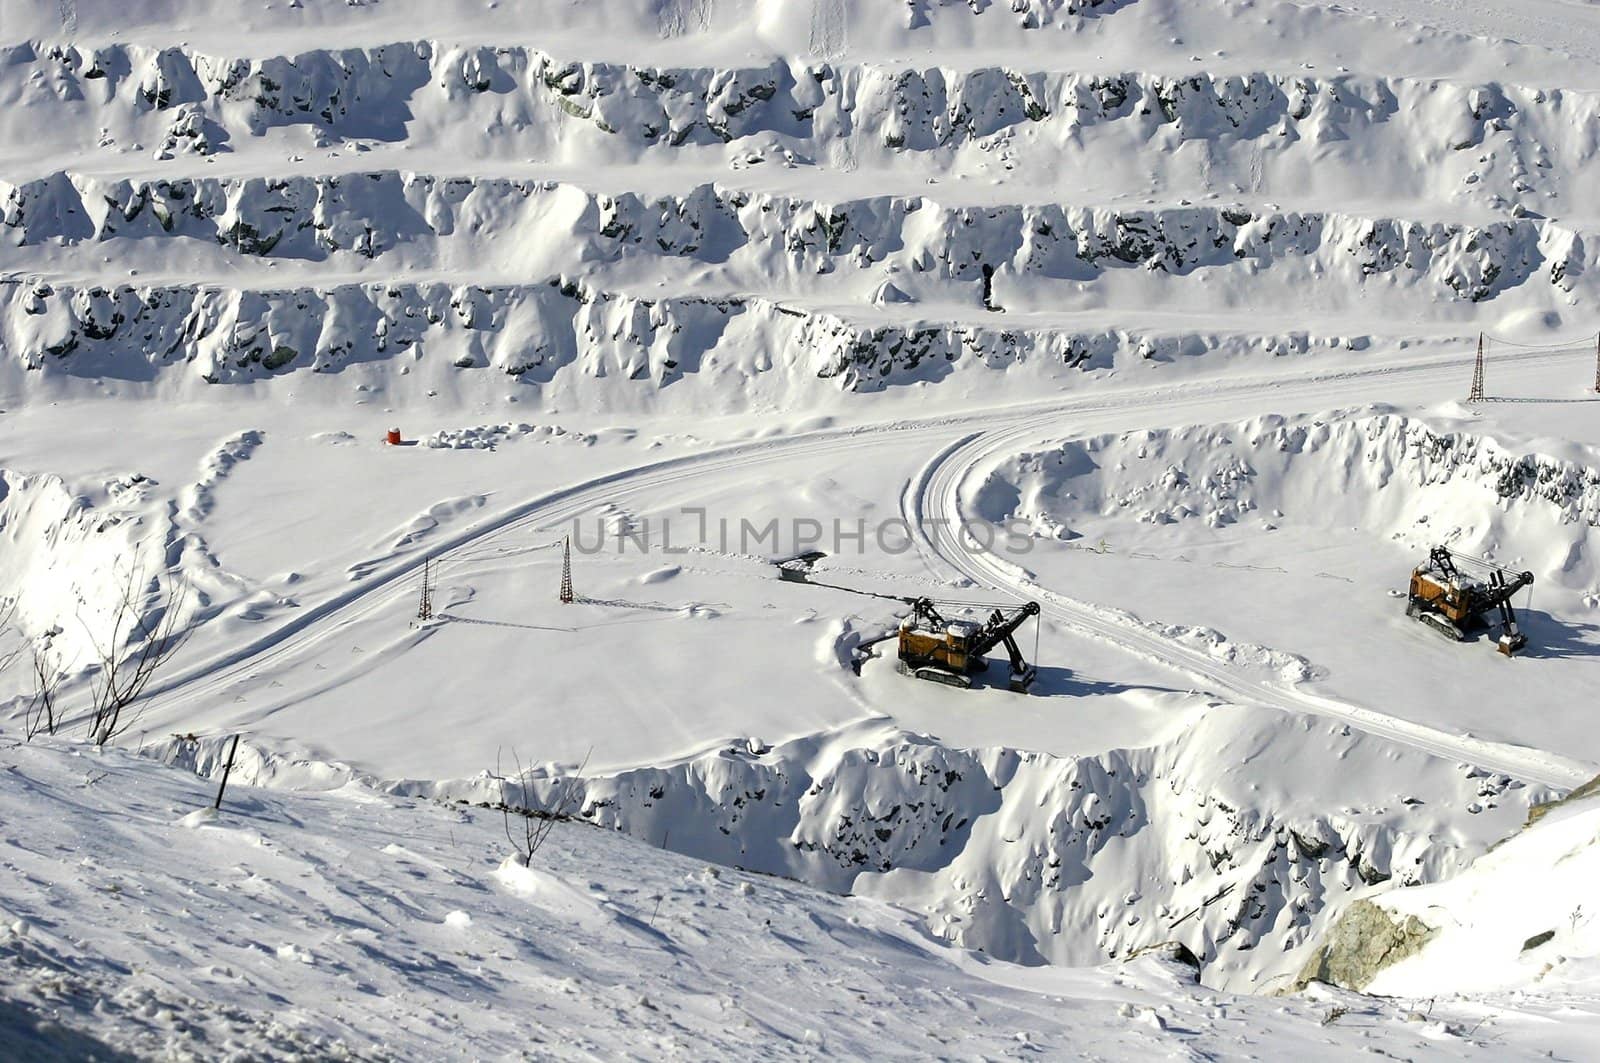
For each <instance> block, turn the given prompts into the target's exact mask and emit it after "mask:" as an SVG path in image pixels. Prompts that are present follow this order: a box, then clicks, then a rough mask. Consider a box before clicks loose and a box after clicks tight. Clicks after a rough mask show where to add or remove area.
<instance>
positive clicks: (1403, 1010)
mask: <svg viewBox="0 0 1600 1063" xmlns="http://www.w3.org/2000/svg"><path fill="white" fill-rule="evenodd" d="M5 756H6V760H7V778H8V780H9V781H8V783H7V785H6V786H5V787H4V788H0V823H4V824H5V826H4V828H3V830H0V867H3V868H4V869H5V871H6V874H5V875H4V876H3V878H0V1052H3V1053H4V1054H5V1055H6V1056H7V1057H8V1058H17V1059H24V1058H26V1059H44V1060H53V1059H62V1060H67V1059H82V1058H89V1057H90V1056H91V1055H93V1056H94V1058H102V1059H113V1058H122V1057H121V1056H119V1055H117V1054H116V1053H118V1052H128V1053H137V1054H138V1055H140V1056H147V1057H151V1058H166V1057H169V1056H181V1057H204V1058H213V1059H215V1058H230V1059H232V1058H239V1059H246V1058H248V1059H259V1058H288V1057H294V1058H305V1057H307V1056H315V1057H317V1058H326V1059H340V1058H358V1059H368V1058H396V1057H409V1058H415V1057H416V1056H419V1055H427V1056H430V1057H433V1058H481V1057H485V1056H500V1055H504V1054H507V1053H513V1054H515V1053H527V1054H531V1055H534V1056H537V1057H539V1058H554V1059H569V1058H571V1059H580V1058H581V1059H592V1058H595V1057H597V1056H602V1057H606V1058H613V1059H615V1058H627V1059H648V1058H662V1057H663V1056H673V1055H679V1054H686V1055H690V1056H701V1055H703V1054H705V1053H706V1052H708V1051H710V1052H728V1053H731V1054H734V1055H738V1056H740V1057H741V1058H763V1059H764V1058H785V1059H788V1058H795V1057H796V1056H799V1057H802V1058H808V1057H814V1056H824V1055H826V1056H844V1057H850V1058H867V1057H871V1058H877V1059H884V1058H897V1059H898V1058H906V1059H926V1058H929V1057H937V1056H948V1055H962V1056H965V1055H970V1054H971V1053H972V1052H975V1051H976V1052H980V1053H983V1054H986V1055H989V1056H992V1057H996V1058H1006V1057H1013V1056H1017V1057H1022V1056H1032V1055H1037V1054H1045V1055H1072V1054H1076V1053H1078V1052H1079V1051H1081V1050H1082V1049H1083V1048H1084V1046H1086V1045H1089V1044H1093V1045H1094V1046H1095V1051H1096V1052H1098V1053H1101V1054H1104V1055H1108V1056H1118V1057H1122V1058H1148V1057H1150V1056H1151V1055H1156V1054H1163V1053H1168V1052H1181V1053H1201V1054H1208V1055H1230V1054H1232V1053H1233V1052H1235V1051H1237V1050H1238V1048H1239V1047H1240V1046H1241V1045H1242V1044H1244V1043H1246V1042H1248V1043H1250V1044H1253V1045H1255V1046H1256V1048H1257V1050H1260V1049H1261V1048H1263V1047H1266V1048H1268V1049H1270V1050H1271V1051H1273V1052H1275V1053H1284V1054H1288V1053H1293V1054H1295V1055H1297V1056H1301V1057H1304V1058H1329V1059H1334V1058H1341V1057H1342V1053H1343V1052H1344V1048H1343V1046H1342V1045H1339V1044H1337V1043H1336V1041H1335V1039H1333V1038H1331V1037H1330V1030H1329V1028H1328V1023H1329V1021H1330V1015H1333V1014H1334V1012H1335V1011H1337V1012H1338V1016H1339V1018H1340V1020H1342V1021H1343V1022H1346V1023H1349V1024H1351V1025H1352V1026H1354V1025H1357V1024H1359V1025H1360V1028H1361V1029H1362V1030H1363V1031H1364V1034H1365V1036H1366V1037H1367V1038H1368V1039H1369V1041H1368V1042H1367V1043H1369V1044H1374V1045H1376V1046H1381V1047H1383V1048H1384V1049H1386V1050H1387V1051H1389V1052H1391V1053H1396V1054H1403V1053H1406V1052H1416V1051H1418V1050H1419V1049H1422V1048H1424V1047H1426V1046H1429V1045H1435V1044H1441V1043H1442V1045H1444V1046H1447V1047H1454V1048H1455V1049H1456V1050H1458V1051H1461V1052H1470V1051H1472V1050H1473V1049H1474V1048H1476V1047H1477V1046H1480V1045H1486V1044H1488V1043H1491V1042H1492V1043H1493V1044H1495V1045H1496V1046H1497V1047H1496V1051H1498V1052H1499V1053H1500V1054H1501V1055H1502V1057H1504V1056H1505V1054H1506V1053H1508V1052H1509V1053H1512V1054H1513V1055H1515V1056H1516V1057H1517V1058H1524V1057H1525V1058H1533V1057H1534V1056H1535V1055H1537V1054H1538V1053H1540V1052H1541V1051H1548V1050H1550V1049H1552V1048H1554V1049H1557V1050H1561V1051H1571V1050H1572V1049H1573V1048H1574V1047H1575V1046H1578V1045H1581V1044H1583V1043H1584V1040H1585V1038H1586V1037H1592V1036H1593V1022H1594V1019H1593V1018H1592V1017H1589V1018H1587V1019H1586V1021H1584V1022H1583V1023H1581V1024H1580V1023H1577V1022H1575V1021H1574V1020H1573V1019H1572V1018H1571V1017H1570V1016H1568V1017H1566V1019H1565V1020H1564V1021H1563V1022H1562V1023H1561V1024H1559V1025H1557V1024H1553V1023H1551V1022H1549V1021H1548V1018H1547V1017H1546V1016H1547V1014H1548V1012H1547V1011H1546V1009H1545V1008H1544V1007H1543V1006H1542V1005H1540V1004H1538V1003H1537V1002H1534V1003H1530V1004H1528V1005H1526V1006H1524V1007H1523V1008H1520V1009H1518V1010H1517V1011H1514V1012H1504V1013H1501V1014H1498V1015H1496V1016H1494V1017H1493V1018H1492V1019H1490V1020H1489V1021H1487V1022H1482V1023H1480V1022H1479V1020H1480V1018H1481V1016H1480V1014H1479V1013H1478V1012H1477V1011H1476V1010H1475V1009H1473V1008H1471V1007H1466V1008H1456V1007H1451V1006H1449V1005H1446V1006H1443V1007H1441V1008H1440V1009H1439V1010H1438V1012H1437V1013H1436V1014H1435V1015H1434V1016H1433V1018H1434V1020H1435V1021H1436V1022H1438V1021H1441V1020H1442V1021H1449V1022H1450V1023H1452V1025H1453V1026H1454V1027H1455V1028H1457V1029H1458V1030H1460V1031H1465V1030H1466V1029H1467V1027H1468V1026H1472V1027H1473V1028H1472V1030H1471V1032H1470V1033H1462V1034H1459V1035H1458V1036H1452V1037H1446V1038H1445V1039H1444V1041H1443V1042H1438V1041H1436V1040H1434V1038H1436V1037H1437V1036H1438V1031H1436V1030H1432V1029H1430V1028H1428V1027H1427V1026H1426V1025H1425V1024H1422V1023H1419V1022H1416V1021H1412V1020H1411V1019H1410V1018H1409V1011H1410V1008H1409V1006H1408V1005H1406V1004H1403V1003H1385V1002H1377V1001H1371V1000H1366V999H1362V998H1358V997H1354V996H1352V995H1347V994H1338V993H1319V994H1317V995H1316V996H1315V997H1313V998H1311V999H1306V1000H1302V1001H1295V1002H1289V1003H1285V1002H1283V1001H1268V1000H1262V999H1252V998H1248V997H1233V996H1228V995H1225V994H1218V993H1215V992H1212V991H1209V990H1205V989H1201V988H1200V987H1197V986H1195V985H1194V984H1193V982H1192V976H1191V972H1190V971H1189V969H1188V968H1186V967H1185V966H1183V965H1182V964H1181V963H1180V962H1177V961H1175V960H1172V959H1170V958H1168V956H1169V955H1170V953H1167V952H1163V951H1162V950H1154V951H1152V952H1149V953H1146V954H1145V956H1143V957H1142V958H1139V959H1136V960H1133V961H1132V962H1129V963H1126V964H1119V965H1114V966H1108V967H1103V968H1092V969H1085V970H1077V971H1068V970H1062V969H1059V968H1037V967H1034V968H1024V967H1014V966H1012V965H1010V964H1007V963H1003V962H998V961H993V960H987V959H983V958H981V957H976V956H972V955H970V954H967V953H963V952H961V951H959V950H952V949H950V948H948V947H946V946H943V945H941V944H938V943H936V942H934V941H932V940H930V939H928V938H927V937H926V936H925V935H923V934H922V933H921V932H920V931H919V930H918V929H917V928H916V926H915V924H914V923H913V922H912V921H911V920H910V918H909V917H908V916H907V915H906V913H904V912H901V911H899V910H897V909H895V908H893V907H890V906H888V905H885V904H882V903H879V902H876V901H872V900H866V899H855V898H842V897H836V896H831V895H828V894H825V893H818V892H814V891H812V890H810V889H807V888H805V887H803V886H797V885H794V884H791V883H786V882H784V881H782V880H780V879H774V878H770V877H766V876H760V875H752V874H748V873H744V872H739V871H728V870H724V869H722V868H719V867H715V866H708V865H706V864H704V863H703V862H699V861H694V860H689V859H685V858H682V857H678V856H673V855H671V854H651V853H650V852H649V850H646V849H644V848H643V847H641V846H639V845H638V844H636V843H633V842H629V841H626V840H621V839H617V838H615V837H614V836H612V835H610V834H609V833H607V832H603V831H599V830H594V829H590V828H585V827H583V826H580V825H577V824H572V825H565V826H558V827H557V829H556V830H555V832H554V833H553V834H552V835H551V837H550V839H549V841H548V843H547V844H546V845H545V847H544V848H543V849H542V850H541V852H540V853H539V856H538V859H537V862H536V864H535V866H534V867H531V868H530V867H525V866H521V865H519V864H518V863H516V862H515V861H514V860H512V859H511V858H509V857H508V849H507V845H506V840H505V835H504V834H503V833H502V829H501V828H502V824H501V817H500V814H499V813H497V812H493V811H489V810H485V809H480V808H476V807H471V806H453V805H443V804H436V803H433V802H429V801H425V800H421V801H413V800H403V799H395V798H392V797H386V796H383V795H380V794H376V793H373V792H371V791H367V790H364V789H362V788H361V787H358V786H349V787H346V788H344V789H342V790H340V791H338V792H332V793H326V794H295V793H284V792H273V791H263V790H253V789H251V788H249V787H247V786H243V785H241V784H240V783H239V782H238V781H237V780H235V781H234V782H233V783H231V784H230V785H229V787H228V790H227V797H226V800H225V802H224V807H223V811H222V813H221V814H220V815H215V814H213V813H212V812H211V809H210V805H211V801H212V799H213V796H214V789H213V787H212V786H211V785H209V784H207V783H203V782H200V781H198V780H196V779H194V778H193V777H192V776H189V775H186V774H184V773H182V772H177V771H174V770H172V769H169V768H165V767H162V766H161V765H159V764H157V763H155V762H154V761H151V760H147V759H146V760H140V759H137V758H134V757H133V756H131V755H129V754H125V753H117V752H111V753H107V754H105V755H103V756H84V755H80V754H79V753H78V752H77V751H76V750H70V749H66V748H62V747H61V746H59V745H56V744H54V743H36V744H33V745H29V746H25V747H21V748H11V749H8V750H7V752H6V754H5Z"/></svg>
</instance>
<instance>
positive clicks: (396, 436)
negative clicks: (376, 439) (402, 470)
mask: <svg viewBox="0 0 1600 1063" xmlns="http://www.w3.org/2000/svg"><path fill="white" fill-rule="evenodd" d="M383 441H384V442H385V443H387V444H389V445H390V446H391V447H398V446H399V445H400V429H398V428H391V429H389V434H388V435H387V436H384V438H383Z"/></svg>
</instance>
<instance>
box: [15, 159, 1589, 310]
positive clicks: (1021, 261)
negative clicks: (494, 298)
mask: <svg viewBox="0 0 1600 1063" xmlns="http://www.w3.org/2000/svg"><path fill="white" fill-rule="evenodd" d="M0 201H3V202H4V204H5V213H4V223H5V227H6V228H5V230H4V233H5V236H6V237H8V238H9V239H10V241H11V242H13V243H14V244H15V245H17V246H23V247H26V246H32V245H51V246H73V245H77V244H96V243H104V242H106V241H112V240H127V241H137V240H155V239H160V238H162V237H171V238H174V239H184V238H187V239H191V240H199V241H203V242H205V243H207V244H211V243H215V244H216V245H218V246H219V247H220V248H221V249H223V250H224V251H226V252H233V253H236V254H239V255H246V256H255V257H271V258H278V259H284V258H287V259H310V260H319V259H330V258H331V259H341V258H348V259H352V260H359V259H363V258H365V259H372V258H376V257H377V256H379V255H382V254H386V253H395V252H397V251H398V252H402V253H403V257H405V258H407V259H422V260H426V261H431V262H435V263H440V262H448V261H453V260H461V261H465V260H466V259H468V258H469V257H471V256H472V255H474V254H481V253H482V252H481V250H480V247H481V244H482V242H483V240H484V239H485V238H486V237H487V238H490V239H492V240H494V241H501V240H505V241H510V242H512V243H513V244H514V245H515V247H516V248H517V249H518V250H519V253H522V254H526V253H527V252H526V250H524V249H526V248H528V247H533V246H537V245H538V242H539V239H540V237H541V236H543V237H544V238H545V239H547V240H548V238H549V236H550V234H551V233H552V231H560V232H562V233H563V234H564V235H566V237H567V240H566V243H565V244H564V245H563V246H562V247H561V249H560V250H561V259H558V261H560V260H565V261H589V262H618V261H626V260H634V259H646V260H648V259H660V258H669V259H670V258H688V259H694V260H698V261H702V262H706V263H728V264H729V266H730V267H731V268H734V269H738V268H740V267H743V268H744V269H745V270H748V271H749V273H750V274H751V275H752V277H757V276H759V277H763V278H765V279H766V280H767V281H768V283H769V284H772V285H774V286H782V287H789V288H792V289H794V290H795V292H796V294H798V293H799V292H800V291H802V290H803V284H802V281H803V280H804V279H805V278H809V277H814V276H815V275H817V274H827V273H831V272H833V271H834V270H836V269H839V270H852V269H853V270H864V269H870V268H872V267H875V266H876V267H892V268H894V269H895V270H897V271H898V270H905V271H908V272H909V273H911V274H924V275H926V278H925V279H926V280H927V281H946V282H948V281H973V280H976V279H977V278H978V277H979V276H980V275H981V273H982V269H983V267H984V266H988V267H990V268H991V269H1001V268H1004V269H1006V270H1008V271H1009V273H1010V274H1011V275H1013V276H1015V277H1017V278H1020V279H1024V280H1033V279H1040V280H1052V281H1077V282H1084V281H1093V280H1096V279H1098V278H1099V277H1101V276H1102V275H1103V274H1105V273H1106V272H1107V271H1109V270H1118V269H1129V268H1140V269H1144V270H1149V271H1160V272H1164V273H1170V274H1177V275H1183V274H1187V273H1190V272H1192V271H1195V270H1200V269H1215V268H1219V267H1226V268H1228V269H1229V270H1232V271H1234V272H1245V271H1248V272H1251V273H1254V272H1258V271H1262V270H1269V269H1272V268H1273V267H1275V266H1278V265H1280V264H1286V263H1291V262H1293V261H1295V260H1306V261H1305V262H1304V263H1303V265H1302V268H1315V269H1316V270H1318V271H1319V272H1324V273H1326V274H1327V275H1328V277H1329V280H1330V281H1331V280H1332V279H1334V278H1337V279H1339V280H1340V281H1341V282H1342V283H1343V284H1345V285H1348V286H1349V287H1351V288H1352V289H1359V288H1361V287H1362V285H1363V284H1364V283H1365V282H1366V281H1367V280H1368V278H1372V277H1375V276H1385V277H1387V278H1388V279H1389V280H1391V281H1392V282H1393V283H1395V284H1397V285H1404V286H1406V287H1408V288H1415V289H1420V290H1419V291H1418V292H1417V294H1422V295H1428V296H1431V297H1433V298H1435V299H1444V300H1454V299H1461V300H1465V301H1467V302H1481V301H1483V300H1486V299H1490V298H1493V297H1495V296H1497V295H1499V294H1501V293H1503V292H1506V291H1508V290H1511V289H1514V288H1516V287H1518V286H1520V285H1522V284H1525V283H1530V282H1533V281H1535V280H1537V281H1541V282H1543V283H1546V284H1549V285H1553V286H1555V287H1557V288H1558V289H1562V290H1571V288H1572V286H1573V284H1574V283H1575V282H1576V280H1577V278H1578V277H1580V276H1581V275H1582V274H1583V272H1584V267H1585V265H1586V262H1587V259H1586V252H1585V250H1584V243H1583V241H1582V239H1581V238H1580V237H1579V236H1577V235H1576V234H1575V233H1573V232H1571V231H1570V230H1568V229H1565V228H1563V227H1562V226H1559V225H1556V224H1554V223H1550V222H1544V221H1533V220H1509V221H1503V222H1493V223H1488V224H1485V225H1463V224H1459V223H1442V222H1433V223H1425V222H1416V221H1408V220H1405V219H1396V218H1367V217H1358V216H1351V215H1345V214H1327V213H1319V212H1314V211H1313V212H1283V211H1280V210H1258V211H1252V210H1251V209H1250V208H1247V207H1243V206H1207V207H1171V208H1163V209H1159V210H1123V209H1118V208H1111V207H1063V206H1057V205H1042V206H1005V207H984V208H978V207H962V208H949V207H943V206H941V205H939V203H937V202H936V201H935V200H933V199H931V198H903V197H882V198H874V199H866V200H857V201H850V202H842V203H837V204H823V203H818V202H813V201H809V200H797V199H793V198H790V197H784V196H773V195H766V194H758V193H750V192H744V191H739V190H735V189H725V188H719V187H717V186H713V185H701V186H700V187H698V188H696V189H694V190H693V191H692V192H689V193H687V194H684V195H680V196H663V197H659V198H654V199H650V198H646V197H641V196H639V195H638V194H636V193H632V192H624V193H619V194H617V195H605V194H601V193H594V192H588V191H585V190H583V189H581V188H578V187H575V186H571V185H565V184H560V183H554V182H546V181H517V180H485V179H476V180H473V179H455V178H436V177H431V176H425V175H412V174H405V175H402V174H399V173H396V172H393V171H388V172H378V173H366V174H350V175H343V176H337V177H320V178H287V179H282V180H269V179H263V178H250V179H244V180H231V181H216V180H201V179H187V180H138V181H129V180H120V181H104V180H101V179H97V178H89V177H80V176H76V175H69V174H56V175H52V176H51V177H47V178H41V179H39V180H36V181H31V182H27V183H24V184H20V185H8V184H6V183H5V182H0ZM111 246H112V247H114V248H116V249H119V250H120V249H122V248H123V247H124V245H122V244H112V245H111ZM489 254H490V255H491V256H496V255H497V252H496V251H495V250H494V249H493V248H491V249H490V251H489ZM1391 275H1392V276H1391Z"/></svg>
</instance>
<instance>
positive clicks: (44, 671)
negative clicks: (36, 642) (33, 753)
mask: <svg viewBox="0 0 1600 1063" xmlns="http://www.w3.org/2000/svg"><path fill="white" fill-rule="evenodd" d="M60 685H61V669H60V668H59V667H58V666H57V664H56V662H55V660H54V658H53V657H52V655H51V654H50V652H49V651H48V650H41V649H39V648H38V647H37V646H35V647H34V649H33V695H32V697H30V698H29V699H28V705H27V708H25V709H24V710H23V713H22V733H23V737H24V738H26V739H27V740H29V741H32V740H33V736H34V735H38V734H49V735H53V734H55V733H56V728H57V727H58V726H60V723H61V718H60V716H59V715H58V714H57V712H56V691H57V689H58V688H59V687H60Z"/></svg>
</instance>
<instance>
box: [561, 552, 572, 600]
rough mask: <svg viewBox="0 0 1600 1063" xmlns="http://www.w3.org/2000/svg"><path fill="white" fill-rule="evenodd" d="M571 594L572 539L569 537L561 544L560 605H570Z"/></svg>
mask: <svg viewBox="0 0 1600 1063" xmlns="http://www.w3.org/2000/svg"><path fill="white" fill-rule="evenodd" d="M573 597H574V596H573V593H572V537H571V536H570V535H569V536H567V538H566V539H565V540H564V541H563V542H562V544H561V603H562V604H563V605H571V604H572V601H573Z"/></svg>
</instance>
